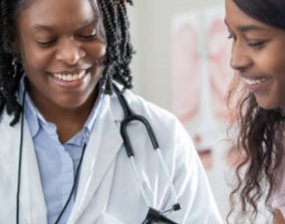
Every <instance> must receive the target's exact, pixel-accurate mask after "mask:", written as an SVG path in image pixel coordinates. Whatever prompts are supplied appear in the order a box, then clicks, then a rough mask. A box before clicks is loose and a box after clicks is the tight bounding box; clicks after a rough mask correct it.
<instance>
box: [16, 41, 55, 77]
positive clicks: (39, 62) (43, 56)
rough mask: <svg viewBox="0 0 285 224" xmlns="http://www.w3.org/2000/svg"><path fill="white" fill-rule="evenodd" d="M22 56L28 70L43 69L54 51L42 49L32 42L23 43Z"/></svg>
mask: <svg viewBox="0 0 285 224" xmlns="http://www.w3.org/2000/svg"><path fill="white" fill-rule="evenodd" d="M22 46H24V47H22V48H21V52H20V56H21V58H22V61H23V66H24V68H25V70H26V72H28V71H30V70H33V72H35V70H38V71H42V70H44V69H45V67H46V65H47V64H48V63H49V61H50V60H51V58H52V52H48V51H41V50H39V49H37V48H36V47H35V46H33V45H32V44H26V45H22Z"/></svg>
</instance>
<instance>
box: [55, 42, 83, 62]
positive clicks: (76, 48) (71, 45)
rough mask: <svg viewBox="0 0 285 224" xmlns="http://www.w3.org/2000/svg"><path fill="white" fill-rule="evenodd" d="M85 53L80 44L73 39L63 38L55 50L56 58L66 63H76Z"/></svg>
mask: <svg viewBox="0 0 285 224" xmlns="http://www.w3.org/2000/svg"><path fill="white" fill-rule="evenodd" d="M85 55H86V53H85V51H84V50H83V49H82V46H81V44H80V43H79V42H78V41H76V40H74V39H66V40H63V41H62V43H61V44H60V45H59V48H58V50H57V52H56V59H57V60H58V61H61V62H64V63H66V64H68V65H76V64H77V63H78V62H79V61H80V59H82V58H83V57H84V56H85Z"/></svg>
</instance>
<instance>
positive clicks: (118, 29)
mask: <svg viewBox="0 0 285 224" xmlns="http://www.w3.org/2000/svg"><path fill="white" fill-rule="evenodd" d="M34 1H35V0H13V1H12V0H0V29H1V32H0V115H1V114H3V111H4V109H5V108H6V110H7V113H8V114H9V115H13V116H14V117H13V120H12V121H11V125H15V124H16V123H17V122H18V121H19V118H20V114H21V113H22V106H21V104H20V102H18V98H17V91H18V87H19V82H20V80H21V78H22V76H23V74H24V69H23V66H22V64H21V60H20V59H19V57H17V54H16V53H15V51H14V50H13V48H12V44H11V38H12V36H11V34H12V31H13V29H14V30H15V31H16V24H14V23H15V21H16V17H17V14H18V12H20V11H21V10H25V9H27V8H28V7H29V6H30V5H31V4H32V3H33V2H34ZM89 1H90V2H91V4H92V2H93V3H94V1H97V3H98V5H99V8H100V9H101V14H102V17H103V26H104V31H105V35H106V42H107V49H106V56H105V58H106V59H105V64H104V69H103V71H102V78H101V82H100V83H102V84H101V85H102V86H103V87H104V89H105V93H106V94H111V93H112V92H113V89H112V88H113V87H112V85H113V84H112V82H113V80H115V81H117V82H119V83H120V84H122V85H123V86H124V88H132V76H131V70H130V67H129V66H130V63H131V61H132V56H133V54H134V51H133V46H132V43H131V39H130V24H129V20H128V16H127V4H130V5H132V4H133V2H132V0H89ZM92 7H94V4H92Z"/></svg>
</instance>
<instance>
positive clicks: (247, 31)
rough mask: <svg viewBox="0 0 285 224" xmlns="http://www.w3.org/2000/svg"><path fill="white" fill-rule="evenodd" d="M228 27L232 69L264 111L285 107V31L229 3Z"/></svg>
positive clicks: (230, 0) (226, 21) (227, 2)
mask: <svg viewBox="0 0 285 224" xmlns="http://www.w3.org/2000/svg"><path fill="white" fill-rule="evenodd" d="M225 23H226V25H227V27H228V30H229V33H230V38H231V39H232V40H233V42H232V52H231V61H230V65H231V67H232V68H233V69H234V70H235V71H236V74H237V75H239V76H240V77H241V78H242V80H244V78H246V79H250V80H259V81H260V83H259V84H248V83H245V86H246V88H248V90H249V91H252V92H253V94H254V95H255V97H256V100H257V103H258V104H259V106H260V107H262V108H264V109H274V108H278V107H282V106H284V105H285V88H284V86H285V53H284V49H285V31H284V30H281V29H278V28H275V27H273V26H269V25H266V24H264V23H262V22H260V21H257V20H255V19H253V18H251V17H249V16H248V15H246V14H245V13H243V12H242V11H241V10H240V9H239V8H238V7H237V6H236V5H235V3H234V2H233V1H232V0H226V17H225Z"/></svg>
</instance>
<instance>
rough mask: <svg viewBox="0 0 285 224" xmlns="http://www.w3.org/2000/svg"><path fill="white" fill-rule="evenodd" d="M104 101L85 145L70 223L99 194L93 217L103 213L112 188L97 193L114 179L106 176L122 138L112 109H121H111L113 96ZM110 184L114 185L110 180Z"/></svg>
mask: <svg viewBox="0 0 285 224" xmlns="http://www.w3.org/2000/svg"><path fill="white" fill-rule="evenodd" d="M104 101H105V102H104V105H103V108H102V111H101V113H100V115H99V116H98V118H97V121H96V124H95V126H94V128H93V131H92V134H91V136H90V140H89V142H88V145H87V148H86V153H85V156H84V161H83V165H82V170H81V174H80V175H81V177H80V183H79V187H78V193H77V196H76V202H75V205H74V208H73V212H72V216H71V217H70V218H71V220H70V222H69V223H75V221H76V219H77V218H79V216H80V215H81V214H82V212H83V210H84V209H85V208H86V206H87V205H88V203H89V202H90V200H91V199H94V198H95V197H96V200H97V199H98V200H100V201H101V202H102V206H101V208H96V210H95V209H94V214H93V215H94V217H96V216H97V215H98V216H99V215H100V214H101V213H102V211H103V210H104V203H107V201H108V195H109V193H107V192H109V191H110V189H105V191H106V194H104V195H96V196H95V193H96V191H97V190H98V188H99V187H100V184H101V183H102V181H109V182H111V181H112V178H107V180H106V178H105V176H106V173H107V171H109V169H111V167H114V166H111V164H112V162H113V161H114V159H115V156H116V154H117V152H118V151H119V149H120V148H121V146H122V143H123V140H122V138H121V135H120V129H119V126H118V125H117V124H116V118H115V117H114V114H113V112H112V111H116V110H120V109H119V108H114V107H112V108H111V103H110V101H111V99H110V96H106V97H105V100H104ZM113 171H114V170H113ZM113 171H111V172H113ZM108 176H110V175H108ZM107 185H108V184H107ZM108 186H110V187H111V183H110V184H109V185H108Z"/></svg>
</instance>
